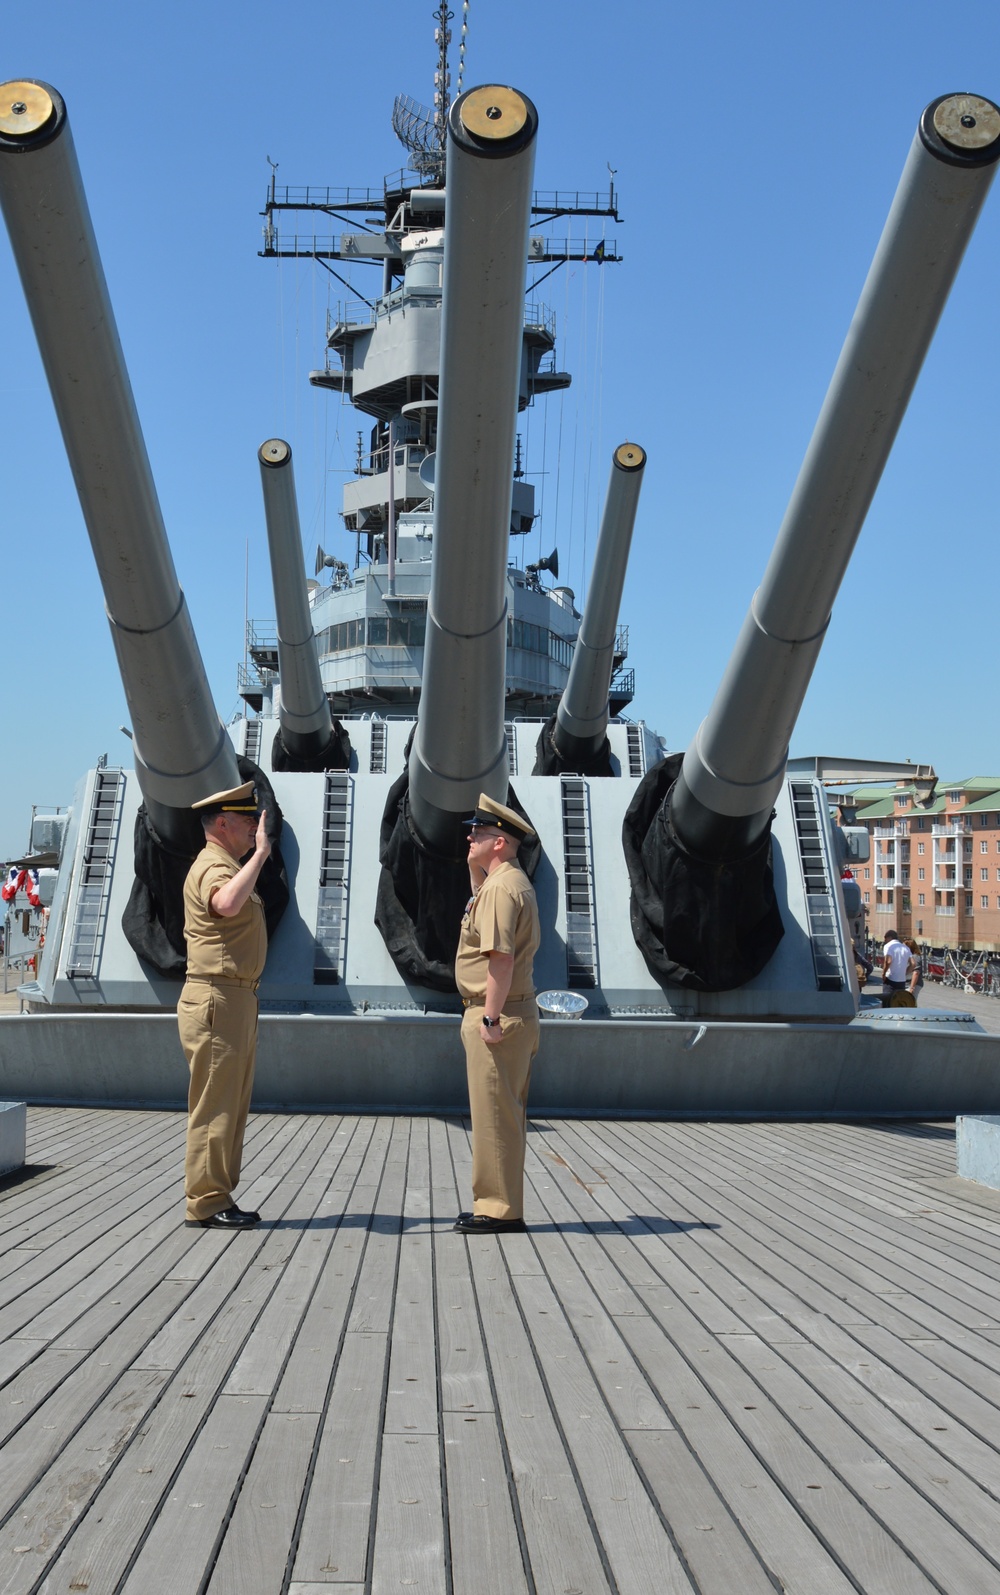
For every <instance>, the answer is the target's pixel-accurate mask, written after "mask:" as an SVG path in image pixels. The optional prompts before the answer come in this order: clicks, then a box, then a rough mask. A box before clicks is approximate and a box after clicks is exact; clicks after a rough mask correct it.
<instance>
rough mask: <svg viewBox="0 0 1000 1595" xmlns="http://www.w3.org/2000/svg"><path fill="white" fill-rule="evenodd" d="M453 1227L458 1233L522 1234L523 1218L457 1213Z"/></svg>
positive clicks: (523, 1228) (523, 1227)
mask: <svg viewBox="0 0 1000 1595" xmlns="http://www.w3.org/2000/svg"><path fill="white" fill-rule="evenodd" d="M454 1228H455V1229H457V1230H458V1232H459V1234H460V1235H510V1234H515V1235H523V1234H524V1230H525V1223H524V1219H523V1218H490V1217H489V1216H488V1215H487V1214H486V1213H459V1215H458V1217H457V1219H456V1220H455V1224H454Z"/></svg>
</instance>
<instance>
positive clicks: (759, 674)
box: [670, 94, 1000, 858]
mask: <svg viewBox="0 0 1000 1595" xmlns="http://www.w3.org/2000/svg"><path fill="white" fill-rule="evenodd" d="M998 157H1000V110H998V108H997V106H996V105H994V104H993V103H992V102H991V101H990V100H985V99H982V98H980V97H978V96H976V95H971V94H951V95H946V96H944V97H942V98H941V99H938V100H934V101H933V102H932V103H931V104H930V105H929V106H928V107H927V109H926V110H925V112H924V113H923V116H922V117H921V119H920V123H919V126H918V129H917V133H916V136H915V138H914V140H913V145H912V147H911V150H910V154H909V158H908V160H907V162H906V166H905V168H904V171H903V175H902V178H901V179H900V183H899V188H898V189H897V192H896V196H895V199H894V201H893V204H892V208H891V210H890V213H889V217H888V220H887V222H886V225H885V230H884V231H883V234H882V238H881V240H880V242H879V245H878V249H877V251H876V254H875V258H874V260H873V262H872V266H871V269H870V271H869V273H868V278H867V281H866V282H865V286H864V289H863V290H862V294H861V298H860V301H859V303H858V307H857V309H856V311H855V314H854V319H853V321H852V323H851V327H850V331H849V332H848V335H847V340H846V342H845V344H844V347H843V350H842V352H841V355H840V359H839V362H838V364H837V367H836V370H835V371H834V374H833V379H832V381H831V383H830V387H829V390H828V392H827V395H826V399H825V401H824V404H823V408H822V410H821V412H820V416H819V420H818V421H817V424H816V429H815V431H814V433H813V436H812V441H811V442H810V444H809V448H808V451H807V453H806V457H805V460H804V462H803V465H802V469H801V471H800V473H799V478H798V481H797V482H796V485H795V488H794V490H793V493H792V497H791V500H790V502H789V505H788V509H787V511H786V514H785V518H784V521H783V522H782V525H781V528H780V530H779V533H778V538H777V541H776V543H775V546H774V550H773V552H772V555H771V558H770V561H769V563H768V566H767V569H766V571H765V573H764V579H763V581H762V582H761V585H760V587H759V588H758V590H757V592H756V594H755V595H754V598H753V601H752V603H751V606H750V611H749V613H748V615H747V618H746V620H745V622H744V625H743V629H742V631H741V633H740V636H739V638H738V641H737V643H736V647H735V650H734V652H733V655H732V658H731V659H730V661H729V665H728V668H727V670H726V673H725V676H724V678H723V681H722V684H721V686H720V688H719V691H718V693H717V695H716V698H715V701H714V703H713V704H712V707H711V709H710V711H709V713H708V716H707V718H706V719H705V720H704V722H703V723H702V725H701V727H700V729H699V731H698V732H697V734H696V736H695V738H694V741H693V742H692V743H691V746H690V747H689V748H688V750H687V753H686V754H685V757H684V763H683V767H682V771H681V774H680V776H679V777H678V779H677V781H676V784H675V786H674V789H673V793H672V796H671V802H670V815H671V819H672V822H673V825H674V828H675V829H676V831H677V833H678V835H679V837H680V838H681V840H682V842H684V843H685V844H686V845H687V846H688V847H689V848H691V849H693V850H694V851H695V852H697V853H699V854H701V855H703V856H707V857H718V858H737V857H740V856H741V855H742V854H744V853H746V852H748V851H749V850H750V849H751V848H752V847H754V845H755V844H756V842H757V840H758V839H760V838H761V837H762V836H763V835H764V833H765V831H766V829H767V826H768V823H769V818H770V814H771V808H772V804H773V802H774V800H775V797H776V796H777V794H778V791H779V789H780V787H781V783H782V781H783V779H784V773H785V765H786V762H787V756H788V743H789V739H790V737H791V733H792V730H793V729H794V726H795V721H796V718H797V716H798V712H799V708H800V706H801V703H802V700H803V698H804V696H805V693H806V689H807V687H808V684H809V679H810V677H811V675H812V671H813V667H814V665H815V663H816V659H817V657H818V654H819V650H820V647H821V645H822V642H823V637H824V635H825V633H826V629H827V625H828V623H829V620H830V612H831V609H832V606H833V602H834V599H835V597H836V594H837V591H838V588H839V586H840V582H841V579H842V577H843V575H844V572H845V570H846V568H847V564H848V561H849V559H850V556H851V553H852V551H853V548H854V545H855V542H856V540H857V537H858V534H859V532H860V530H861V526H862V524H863V522H864V519H865V515H866V514H867V511H868V506H869V504H870V503H871V500H872V497H873V495H874V493H875V489H876V487H877V485H878V482H879V478H880V477H881V475H882V470H883V468H884V466H885V463H886V460H887V459H888V457H889V452H890V450H891V448H892V444H893V441H894V439H895V436H896V432H897V430H898V428H899V425H900V422H901V421H902V419H903V415H904V413H905V410H906V406H907V403H908V401H909V398H910V394H911V392H912V391H913V387H914V384H915V382H916V380H917V376H918V374H919V371H920V367H921V364H922V362H923V359H924V356H925V354H926V352H927V349H928V347H929V345H930V342H931V339H932V337H933V334H934V330H935V327H936V326H937V322H938V318H939V317H940V315H941V311H942V309H943V308H944V304H945V301H946V299H947V297H948V292H949V289H950V287H951V284H952V282H953V280H954V278H955V275H956V273H957V271H958V268H959V265H960V263H961V260H962V255H963V253H964V251H965V247H966V245H967V243H968V241H969V238H970V237H971V234H972V231H973V228H974V227H975V223H976V219H977V217H978V215H979V210H980V207H981V206H982V204H983V201H984V200H985V198H986V195H987V193H988V191H989V187H990V184H991V182H992V180H993V176H994V172H995V169H996V161H997V158H998Z"/></svg>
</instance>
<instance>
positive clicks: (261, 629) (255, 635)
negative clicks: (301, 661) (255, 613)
mask: <svg viewBox="0 0 1000 1595" xmlns="http://www.w3.org/2000/svg"><path fill="white" fill-rule="evenodd" d="M246 646H247V650H248V652H252V651H253V650H254V649H255V648H256V649H265V648H277V646H278V622H277V621H276V620H248V621H247V637H246Z"/></svg>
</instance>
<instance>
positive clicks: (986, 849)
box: [979, 836, 990, 853]
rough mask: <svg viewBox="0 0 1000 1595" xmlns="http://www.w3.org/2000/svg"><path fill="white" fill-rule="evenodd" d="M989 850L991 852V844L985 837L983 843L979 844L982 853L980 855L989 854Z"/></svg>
mask: <svg viewBox="0 0 1000 1595" xmlns="http://www.w3.org/2000/svg"><path fill="white" fill-rule="evenodd" d="M989 850H990V844H989V842H988V841H987V840H986V838H985V836H984V837H983V839H982V841H981V842H980V844H979V851H980V853H988V852H989Z"/></svg>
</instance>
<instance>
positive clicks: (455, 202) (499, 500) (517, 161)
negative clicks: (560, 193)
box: [409, 86, 538, 857]
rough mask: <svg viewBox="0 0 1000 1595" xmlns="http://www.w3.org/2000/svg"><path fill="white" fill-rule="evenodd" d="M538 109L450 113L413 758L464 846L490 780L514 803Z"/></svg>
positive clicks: (448, 838) (416, 810)
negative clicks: (509, 708) (514, 651)
mask: <svg viewBox="0 0 1000 1595" xmlns="http://www.w3.org/2000/svg"><path fill="white" fill-rule="evenodd" d="M537 128H538V116H537V113H536V111H535V108H534V106H533V105H532V103H531V101H530V100H528V99H527V98H526V97H525V96H524V95H522V94H519V93H518V92H517V91H516V90H515V89H510V88H503V87H497V86H488V87H485V88H477V89H470V90H469V92H468V93H466V94H463V95H461V96H460V97H459V98H458V99H457V100H456V101H455V103H454V105H453V106H452V108H451V111H450V113H449V116H448V153H447V173H448V176H447V185H448V225H447V228H446V229H445V242H444V286H443V296H442V312H441V317H442V325H441V367H440V369H441V388H440V394H441V397H440V405H439V409H438V441H437V461H436V480H435V495H434V558H433V565H432V573H431V593H430V601H429V603H428V606H427V633H426V642H425V646H424V672H423V689H422V695H421V700H420V713H419V718H418V721H417V730H416V734H415V736H414V739H413V747H412V750H411V752H410V758H409V775H410V790H409V808H410V814H411V816H412V819H413V824H414V825H415V827H416V829H417V832H418V833H419V835H420V836H421V837H422V838H423V840H424V841H425V842H427V843H429V844H430V845H431V846H432V847H434V848H435V849H437V850H438V851H439V852H440V853H442V854H443V855H445V856H451V857H455V856H456V855H457V854H462V855H464V852H465V849H464V847H463V846H462V845H461V832H460V829H459V826H460V821H461V819H462V818H463V817H464V816H465V815H468V814H470V813H471V812H472V810H473V809H474V808H475V806H476V801H477V799H478V797H479V794H480V792H488V793H489V794H490V796H491V797H495V798H497V799H499V800H500V801H501V802H506V798H507V745H506V739H505V736H504V696H505V693H504V666H505V661H506V648H507V550H508V539H509V536H510V507H511V495H512V483H513V470H514V439H515V431H516V423H517V404H518V390H519V383H520V372H521V352H522V326H523V322H524V310H523V303H524V271H525V262H526V260H527V254H528V224H529V220H530V214H531V183H532V172H533V169H534V153H535V134H536V132H537Z"/></svg>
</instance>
